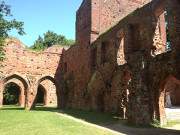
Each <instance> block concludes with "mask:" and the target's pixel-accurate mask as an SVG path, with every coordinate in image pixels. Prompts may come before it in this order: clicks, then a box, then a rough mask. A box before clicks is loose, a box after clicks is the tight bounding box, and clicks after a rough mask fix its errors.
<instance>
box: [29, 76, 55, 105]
mask: <svg viewBox="0 0 180 135" xmlns="http://www.w3.org/2000/svg"><path fill="white" fill-rule="evenodd" d="M45 80H49V81H51V82H52V83H53V84H54V85H55V91H56V92H55V93H56V97H57V102H58V85H57V82H56V80H55V78H54V77H53V76H52V75H44V76H42V77H40V78H39V79H37V81H36V83H35V98H34V101H33V107H35V104H36V100H37V98H38V97H37V96H38V88H39V86H41V85H42V84H41V83H42V82H43V81H45ZM43 91H44V94H45V95H44V96H46V97H45V98H44V99H45V101H44V105H47V102H48V101H47V100H48V98H47V97H48V96H47V94H48V93H50V91H48V90H47V89H45V88H44V90H43Z"/></svg>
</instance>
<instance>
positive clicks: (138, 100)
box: [127, 52, 152, 125]
mask: <svg viewBox="0 0 180 135" xmlns="http://www.w3.org/2000/svg"><path fill="white" fill-rule="evenodd" d="M141 53H142V52H140V53H139V54H133V58H132V59H133V60H132V61H131V64H132V65H130V67H131V69H130V70H131V71H132V76H131V81H130V84H129V104H128V114H127V115H128V121H129V122H130V123H134V124H136V125H144V124H147V125H149V124H150V123H151V122H152V119H151V113H150V108H151V106H150V92H149V90H148V86H147V82H148V81H147V67H146V65H147V64H146V61H145V60H144V59H143V55H142V54H141Z"/></svg>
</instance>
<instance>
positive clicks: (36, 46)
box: [31, 36, 45, 50]
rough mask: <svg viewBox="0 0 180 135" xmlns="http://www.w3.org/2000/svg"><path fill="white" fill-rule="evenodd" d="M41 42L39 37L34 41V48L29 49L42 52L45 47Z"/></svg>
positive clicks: (41, 39)
mask: <svg viewBox="0 0 180 135" xmlns="http://www.w3.org/2000/svg"><path fill="white" fill-rule="evenodd" d="M43 42H44V41H43V38H42V37H41V36H39V37H38V39H37V40H36V41H35V43H34V46H32V47H31V48H32V49H34V50H44V48H45V46H44V45H43Z"/></svg>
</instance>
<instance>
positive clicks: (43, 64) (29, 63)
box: [0, 38, 63, 109]
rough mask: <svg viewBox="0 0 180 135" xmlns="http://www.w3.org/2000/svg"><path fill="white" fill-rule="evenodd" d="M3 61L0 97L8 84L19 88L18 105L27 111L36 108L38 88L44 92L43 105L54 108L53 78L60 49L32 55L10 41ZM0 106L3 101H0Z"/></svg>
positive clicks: (12, 40) (20, 44)
mask: <svg viewBox="0 0 180 135" xmlns="http://www.w3.org/2000/svg"><path fill="white" fill-rule="evenodd" d="M4 50H5V54H6V58H5V60H4V61H3V63H2V66H3V67H2V68H1V82H2V86H1V92H0V93H1V96H0V97H3V96H2V93H3V90H4V88H5V86H6V84H8V83H9V82H13V83H15V84H17V85H19V86H20V88H21V96H20V99H19V101H20V105H21V106H25V105H26V108H27V109H30V108H32V107H33V106H34V105H35V99H36V94H37V89H38V86H39V85H41V86H43V87H44V89H45V105H46V106H57V91H56V89H57V88H56V87H58V84H57V80H56V77H55V74H56V73H57V68H58V65H59V62H60V56H61V52H62V50H63V48H61V47H59V46H53V47H51V48H48V49H47V50H45V51H43V52H34V51H31V50H28V49H26V48H25V46H24V45H23V43H21V42H20V41H19V40H17V39H14V38H10V39H8V40H7V41H6V45H5V48H4ZM0 99H1V101H0V105H1V106H2V104H3V103H2V100H3V98H0Z"/></svg>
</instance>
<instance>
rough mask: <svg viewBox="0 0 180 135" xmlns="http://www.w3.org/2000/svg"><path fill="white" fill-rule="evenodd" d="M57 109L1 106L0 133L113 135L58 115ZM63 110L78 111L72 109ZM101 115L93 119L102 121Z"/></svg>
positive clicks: (22, 134) (21, 134) (6, 134)
mask: <svg viewBox="0 0 180 135" xmlns="http://www.w3.org/2000/svg"><path fill="white" fill-rule="evenodd" d="M57 111H58V110H56V109H54V108H37V109H36V110H34V111H26V110H24V109H23V108H19V107H14V106H6V107H3V108H2V109H0V135H113V134H112V133H110V132H108V131H105V130H101V129H98V128H95V127H91V126H88V125H85V124H82V123H79V122H75V121H73V120H71V119H68V118H66V117H62V116H59V115H57V114H56V113H55V112H57ZM65 112H69V114H70V113H71V114H73V113H74V114H77V113H80V112H78V111H75V112H73V111H72V110H70V111H67V110H66V111H65ZM86 115H87V116H89V114H87V113H84V114H83V113H82V116H86ZM87 116H86V117H87ZM96 116H98V115H96ZM96 116H94V117H96ZM79 117H80V115H79ZM103 117H104V116H103ZM103 117H100V118H99V119H98V118H97V117H96V118H97V119H98V120H97V121H96V120H93V121H95V123H96V122H97V123H98V122H100V121H101V122H103V121H102V120H101V119H103V120H104V118H103ZM81 118H82V117H81ZM90 118H91V115H90ZM90 118H89V119H90ZM109 120H110V116H109V117H108V118H107V121H109ZM105 121H106V119H105ZM110 121H111V120H110Z"/></svg>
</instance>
